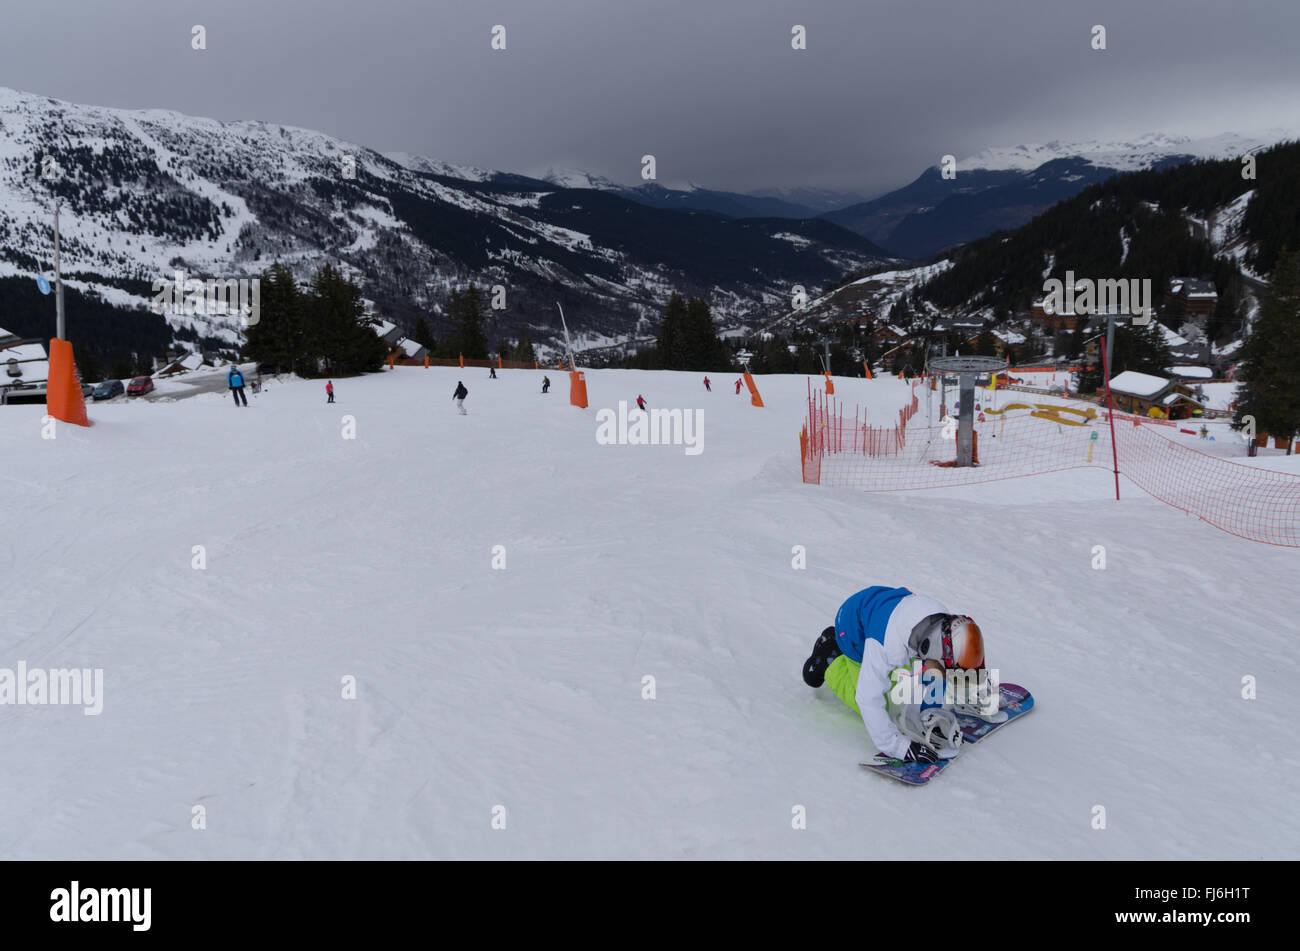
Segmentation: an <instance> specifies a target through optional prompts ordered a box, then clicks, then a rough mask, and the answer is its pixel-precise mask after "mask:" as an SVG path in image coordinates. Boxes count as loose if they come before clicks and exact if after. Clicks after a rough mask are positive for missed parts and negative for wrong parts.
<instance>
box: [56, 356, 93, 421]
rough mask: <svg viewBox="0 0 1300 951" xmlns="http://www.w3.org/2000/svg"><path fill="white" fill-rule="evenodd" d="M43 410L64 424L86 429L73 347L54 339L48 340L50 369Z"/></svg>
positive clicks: (84, 406)
mask: <svg viewBox="0 0 1300 951" xmlns="http://www.w3.org/2000/svg"><path fill="white" fill-rule="evenodd" d="M45 411H46V412H47V413H48V414H49V415H50V416H53V417H54V418H55V419H57V420H59V421H60V422H63V423H73V424H75V425H77V426H89V425H90V420H89V419H87V418H86V400H85V398H84V397H83V396H82V395H81V384H80V383H78V382H77V364H76V361H75V360H73V358H72V344H71V343H69V342H68V341H66V340H60V339H59V338H58V337H54V338H53V339H51V340H50V369H49V371H48V373H47V378H46V384H45Z"/></svg>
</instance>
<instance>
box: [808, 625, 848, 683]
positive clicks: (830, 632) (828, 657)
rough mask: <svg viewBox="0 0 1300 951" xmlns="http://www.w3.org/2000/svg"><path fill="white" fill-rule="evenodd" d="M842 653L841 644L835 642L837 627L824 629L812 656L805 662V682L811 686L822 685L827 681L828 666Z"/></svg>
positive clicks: (814, 646)
mask: <svg viewBox="0 0 1300 951" xmlns="http://www.w3.org/2000/svg"><path fill="white" fill-rule="evenodd" d="M840 654H841V651H840V646H839V645H838V644H836V643H835V628H833V627H828V628H826V630H824V631H822V633H821V636H820V637H818V638H817V643H816V644H814V645H813V651H812V656H811V657H809V658H808V659H807V660H806V661H804V664H803V682H804V683H806V684H807V685H808V686H809V687H820V686H821V685H822V684H824V683H825V682H826V668H827V666H828V665H829V664H830V662H831V661H833V660H834V659H835V658H836V657H839V656H840Z"/></svg>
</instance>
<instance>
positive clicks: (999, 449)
mask: <svg viewBox="0 0 1300 951" xmlns="http://www.w3.org/2000/svg"><path fill="white" fill-rule="evenodd" d="M1076 405H1077V406H1080V407H1085V408H1086V407H1090V406H1091V404H1086V403H1079V404H1076ZM916 407H917V400H916V397H915V396H913V398H912V401H911V404H910V405H909V406H907V407H905V408H904V409H902V410H900V411H899V421H898V423H896V424H894V425H892V426H884V427H869V426H867V425H866V423H865V419H866V415H865V413H864V412H863V411H862V410H859V409H856V408H855V410H854V413H853V416H852V417H849V416H848V414H847V411H846V409H845V407H844V406H843V405H842V404H840V403H838V402H836V401H834V400H833V399H827V398H826V397H825V396H824V395H823V394H811V393H810V396H809V403H808V423H807V425H806V426H805V428H804V430H803V431H802V432H801V434H800V446H801V449H800V452H801V459H802V463H803V479H804V481H805V482H811V483H817V484H822V485H833V486H847V487H850V488H855V489H860V490H863V491H867V492H889V491H898V490H911V489H930V488H940V487H944V486H957V485H970V484H972V483H979V482H992V481H996V480H1000V479H1011V478H1019V477H1021V476H1028V475H1038V474H1041V473H1046V472H1056V471H1061V470H1064V469H1076V468H1089V467H1091V468H1099V469H1103V470H1106V471H1109V470H1111V468H1112V466H1113V457H1112V454H1111V442H1110V434H1109V432H1107V431H1106V427H1107V425H1108V417H1107V415H1106V412H1105V410H1104V409H1102V410H1101V412H1100V414H1099V415H1097V416H1096V417H1095V418H1093V419H1091V420H1084V419H1083V418H1082V416H1081V415H1080V416H1078V417H1077V421H1076V418H1066V419H1061V420H1056V419H1046V418H1043V416H1042V415H1041V414H1040V415H1038V416H1035V415H1032V414H1031V413H1030V412H1020V413H1015V412H1007V413H1004V414H1002V415H1000V416H990V417H989V418H987V419H986V420H985V421H984V422H982V423H976V424H975V430H976V433H977V435H978V439H979V465H977V466H970V467H965V468H957V467H954V466H951V461H952V460H953V459H954V458H955V456H956V449H957V442H956V439H955V433H954V432H953V430H952V427H950V426H949V427H945V426H932V427H920V428H917V427H913V428H912V429H910V430H909V429H908V426H907V423H908V420H910V419H911V418H912V416H913V415H914V414H915V412H916ZM1092 408H1093V409H1096V407H1092ZM1161 422H1163V421H1157V420H1146V419H1141V418H1139V417H1133V416H1128V415H1126V414H1121V413H1116V414H1115V441H1116V443H1117V449H1118V455H1119V458H1120V473H1121V474H1122V475H1125V476H1127V477H1128V479H1129V480H1130V481H1131V482H1132V483H1133V484H1134V485H1136V486H1137V487H1138V488H1140V489H1141V490H1142V491H1144V492H1146V493H1147V494H1148V495H1150V496H1152V497H1153V498H1156V499H1158V500H1160V501H1161V502H1164V503H1165V504H1167V505H1171V506H1173V507H1174V508H1177V509H1179V510H1181V511H1183V512H1186V513H1188V514H1189V515H1194V516H1196V517H1197V518H1200V519H1202V520H1204V521H1206V522H1209V523H1210V524H1211V525H1213V526H1215V527H1216V528H1219V529H1222V530H1223V531H1225V532H1228V533H1230V534H1233V535H1237V536H1239V537H1241V538H1246V539H1250V540H1251V541H1257V542H1264V543H1267V544H1271V545H1283V546H1287V547H1300V476H1296V475H1292V474H1290V473H1283V472H1275V471H1272V470H1269V469H1262V468H1258V467H1256V466H1253V465H1245V464H1242V463H1239V462H1234V461H1232V460H1229V459H1224V458H1222V457H1220V456H1213V455H1210V454H1208V453H1205V452H1201V451H1200V450H1198V449H1193V448H1192V447H1191V446H1187V445H1185V444H1183V443H1182V442H1179V441H1178V439H1177V436H1176V434H1177V432H1178V427H1177V426H1176V425H1175V426H1169V425H1167V424H1166V425H1163V426H1162V425H1160V423H1161ZM939 462H945V463H948V464H949V465H948V466H946V467H945V466H939V465H935V464H934V463H939Z"/></svg>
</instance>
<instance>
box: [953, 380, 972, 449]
mask: <svg viewBox="0 0 1300 951" xmlns="http://www.w3.org/2000/svg"><path fill="white" fill-rule="evenodd" d="M957 381H958V383H957V386H958V389H957V392H958V394H959V395H958V397H957V398H958V399H959V400H960V401H961V406H960V408H959V409H958V411H957V465H959V466H962V467H965V466H969V465H971V464H972V462H973V461H974V453H973V450H974V445H975V442H974V439H973V438H972V434H973V433H974V432H975V374H974V373H962V374H959V375H958V377H957Z"/></svg>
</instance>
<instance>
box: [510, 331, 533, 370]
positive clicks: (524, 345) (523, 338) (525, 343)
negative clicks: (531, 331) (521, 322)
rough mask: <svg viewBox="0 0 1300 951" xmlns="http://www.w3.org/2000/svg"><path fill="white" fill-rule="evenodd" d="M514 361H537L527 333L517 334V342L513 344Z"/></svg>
mask: <svg viewBox="0 0 1300 951" xmlns="http://www.w3.org/2000/svg"><path fill="white" fill-rule="evenodd" d="M514 354H515V359H516V360H519V361H521V362H523V363H534V362H536V360H537V351H536V350H535V349H534V348H533V342H532V341H531V340H529V339H528V331H527V330H523V331H520V333H519V342H518V343H516V344H515V349H514Z"/></svg>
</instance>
